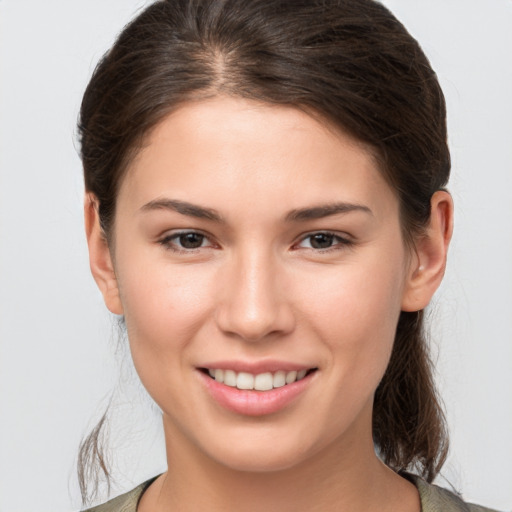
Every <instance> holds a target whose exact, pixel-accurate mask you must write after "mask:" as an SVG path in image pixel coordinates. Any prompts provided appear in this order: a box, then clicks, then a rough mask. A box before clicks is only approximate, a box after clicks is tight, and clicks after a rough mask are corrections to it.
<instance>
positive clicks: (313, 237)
mask: <svg viewBox="0 0 512 512" xmlns="http://www.w3.org/2000/svg"><path fill="white" fill-rule="evenodd" d="M352 245H353V242H351V241H350V240H349V239H347V238H343V237H342V236H340V235H337V234H335V233H331V232H329V231H317V232H316V233H310V234H309V235H307V236H305V237H304V238H303V239H302V240H301V241H300V242H299V243H298V244H297V246H296V247H297V248H303V249H310V250H316V251H319V252H322V251H324V252H327V251H329V250H343V249H347V248H348V247H351V246H352Z"/></svg>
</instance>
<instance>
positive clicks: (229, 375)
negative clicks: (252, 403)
mask: <svg viewBox="0 0 512 512" xmlns="http://www.w3.org/2000/svg"><path fill="white" fill-rule="evenodd" d="M314 370H315V369H310V370H307V369H304V370H299V371H295V370H294V371H284V370H278V371H276V372H265V373H258V374H257V375H253V374H252V373H248V372H235V371H234V370H224V369H219V368H216V369H213V368H208V369H207V371H208V374H209V375H210V377H211V378H212V379H215V380H216V381H217V382H219V383H222V384H224V385H226V386H229V387H232V388H237V389H241V390H255V391H270V390H271V389H275V388H281V387H283V386H286V385H288V384H293V383H294V382H297V381H299V380H301V379H303V378H304V377H305V376H306V375H307V374H308V373H310V372H312V371H314Z"/></svg>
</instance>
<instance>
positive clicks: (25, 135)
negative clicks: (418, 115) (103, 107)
mask: <svg viewBox="0 0 512 512" xmlns="http://www.w3.org/2000/svg"><path fill="white" fill-rule="evenodd" d="M145 3H146V2H142V1H140V0H139V1H136V0H108V1H105V0H87V1H83V0H82V1H77V0H47V1H44V2H41V1H39V0H0V130H1V131H0V512H29V511H32V510H39V511H41V512H45V511H51V512H59V511H63V512H64V511H70V510H77V509H79V507H80V500H79V495H78V490H77V484H76V477H75V472H74V465H75V462H76V452H77V446H78V443H79V441H80V439H81V437H82V436H83V434H84V433H85V432H86V431H87V429H88V428H90V426H91V425H92V424H93V422H94V421H95V420H96V419H97V418H98V416H99V415H100V414H101V412H102V408H103V407H104V406H105V404H106V402H107V401H108V399H109V394H110V391H111V390H112V388H113V387H114V386H115V385H116V383H117V381H118V380H119V370H118V369H119V368H120V367H121V368H123V371H122V372H121V373H122V374H123V375H124V376H122V379H121V380H122V382H125V383H124V384H122V385H121V387H120V388H118V389H119V391H118V393H117V395H116V401H117V402H118V404H119V405H118V406H117V413H116V415H115V417H116V418H117V420H112V421H113V425H112V428H113V430H114V432H115V435H113V438H112V441H113V443H112V452H113V453H114V452H115V453H116V454H118V457H117V459H116V462H115V464H114V473H115V476H116V485H115V487H114V489H113V490H114V492H117V493H119V492H121V491H122V490H127V489H128V488H129V487H131V486H133V485H135V484H137V483H139V482H140V481H142V480H143V479H144V478H148V477H149V476H152V475H154V474H156V473H157V472H159V471H162V470H163V469H164V468H165V460H164V455H163V445H162V440H161V434H160V431H159V427H158V423H157V421H158V420H157V417H158V415H157V414H156V413H155V411H154V410H153V409H152V407H151V406H150V405H148V404H147V401H146V400H145V398H144V393H143V392H142V391H141V389H140V387H139V386H138V385H137V384H136V381H134V379H130V377H129V373H130V369H129V363H126V362H125V363H123V362H122V360H123V359H124V356H123V350H122V348H121V349H118V348H116V347H119V346H121V347H122V344H123V341H121V342H118V341H117V338H118V335H117V329H116V327H115V321H114V320H113V319H111V318H110V317H109V315H108V314H107V312H106V310H105V308H104V306H103V303H102V300H101V297H100V295H99V292H98V291H97V290H96V288H95V285H94V283H93V280H92V278H91V277H90V275H89V269H88V262H87V253H86V246H85V240H84V235H83V228H82V224H83V217H82V195H83V186H82V177H81V166H80V161H79V158H78V156H77V151H76V142H75V122H76V117H77V112H78V108H79V104H80V100H81V94H82V92H83V90H84V87H85V84H86V82H87V80H88V78H89V76H90V74H91V72H92V70H93V68H94V66H95V64H96V62H97V61H98V59H99V57H100V56H101V55H102V53H103V52H104V51H105V50H106V49H107V48H108V46H109V45H110V44H111V43H112V41H113V38H114V36H115V34H116V33H117V32H118V31H119V30H120V29H121V28H122V26H123V25H124V24H125V23H126V22H127V21H128V20H129V19H130V18H131V17H132V16H133V14H134V12H136V10H137V9H139V8H140V7H141V6H142V5H144V4H145ZM384 3H385V4H386V5H388V6H389V7H390V8H391V9H392V10H393V11H394V12H395V14H396V15H397V16H398V17H399V19H401V20H402V21H403V22H404V24H405V25H406V27H408V29H409V30H410V32H411V33H412V34H413V35H414V36H415V37H416V38H417V39H418V40H419V41H420V43H421V44H422V46H423V48H424V50H425V52H426V53H427V55H428V56H429V58H430V59H431V62H432V64H433V67H434V68H435V69H436V71H437V72H438V75H439V78H440V81H441V84H442V86H443V89H444V91H445V94H446V97H447V102H448V112H449V133H450V135H449V137H450V145H451V150H452V155H453V175H452V179H451V184H450V189H451V191H452V193H453V196H454V199H455V204H456V232H455V237H454V241H453V246H452V249H451V252H450V256H449V265H448V270H447V275H446V280H445V283H444V285H443V287H442V288H441V290H440V291H439V293H438V294H437V296H436V300H435V303H434V306H433V307H432V308H431V316H432V322H433V325H434V327H433V350H434V354H435V356H436V360H437V368H438V380H439V385H440V389H441V393H442V395H443V397H444V400H445V403H446V409H447V416H448V421H449V427H450V432H451V452H450V458H449V460H448V463H447V464H446V466H445V470H444V475H445V477H446V479H447V480H449V481H450V482H451V483H452V484H453V485H454V486H455V488H457V489H459V490H461V491H462V492H463V493H464V496H465V497H466V499H468V500H472V501H476V502H480V503H483V504H486V505H487V506H493V507H496V508H498V509H502V510H506V509H508V510H510V509H511V507H512V435H511V433H512V371H511V369H512V314H511V310H512V97H511V95H512V57H511V55H512V1H510V0H486V1H485V2H483V1H477V0H428V1H426V0H386V1H385V2H384ZM126 375H128V377H127V376H126ZM154 425H156V426H154Z"/></svg>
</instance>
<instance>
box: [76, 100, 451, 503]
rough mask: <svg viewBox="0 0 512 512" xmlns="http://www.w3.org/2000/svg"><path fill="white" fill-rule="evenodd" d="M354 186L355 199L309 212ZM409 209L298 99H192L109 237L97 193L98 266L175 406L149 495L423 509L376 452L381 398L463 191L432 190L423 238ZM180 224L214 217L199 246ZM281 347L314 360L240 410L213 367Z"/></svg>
mask: <svg viewBox="0 0 512 512" xmlns="http://www.w3.org/2000/svg"><path fill="white" fill-rule="evenodd" d="M169 201H174V203H172V204H174V205H176V201H180V202H187V203H190V204H192V205H195V206H199V207H201V208H203V209H207V210H208V216H209V217H210V218H198V217H197V216H196V215H197V211H196V212H195V214H194V215H192V214H191V213H194V212H193V211H192V210H191V209H190V208H188V210H186V211H184V210H183V208H180V209H181V213H180V212H177V211H175V209H174V208H170V207H168V206H169ZM340 203H343V204H345V205H347V204H348V205H351V207H350V208H348V210H349V211H345V212H338V213H335V214H331V215H327V216H325V215H324V216H322V217H320V218H309V217H311V215H312V214H311V209H312V208H318V207H326V206H327V207H331V206H332V205H339V204H340ZM354 205H355V206H357V208H353V207H354ZM157 206H158V207H157ZM304 209H309V215H305V214H303V215H302V216H301V215H297V211H299V210H304ZM398 212H399V205H398V201H397V199H396V196H395V194H394V192H393V190H392V189H391V188H390V187H389V186H388V184H387V183H386V182H385V180H384V179H383V177H382V176H381V173H380V172H379V170H378V168H377V166H376V164H375V162H374V160H373V159H372V157H371V155H370V153H369V152H368V151H367V150H366V149H365V148H364V147H363V146H362V145H361V144H359V143H357V142H356V141H354V140H353V139H351V138H350V137H348V136H346V135H344V134H342V133H340V132H338V131H336V130H334V129H333V128H332V127H328V126H327V125H326V123H321V122H320V121H319V120H315V119H314V118H313V117H311V116H309V115H307V114H306V113H304V112H301V111H299V110H297V109H294V108H290V107H283V106H269V105H265V104H260V103H256V102H253V101H248V100H242V99H233V98H224V97H217V98H214V99H210V100H203V101H198V102H192V103H188V104H185V105H183V106H181V107H180V108H178V109H177V110H176V111H175V112H174V113H172V114H171V115H170V116H169V117H167V118H166V119H165V120H164V121H163V122H161V123H160V125H158V126H157V127H156V129H155V130H154V131H153V132H152V134H151V136H150V137H149V139H148V141H147V144H146V145H145V147H144V148H143V149H142V150H141V152H140V153H139V155H138V157H137V158H136V159H135V161H134V162H133V163H132V165H131V166H130V168H129V170H128V173H127V175H126V177H125V178H124V179H123V181H122V183H121V187H120V191H119V197H118V202H117V209H116V220H115V226H114V238H113V240H111V241H110V243H109V244H107V243H106V241H105V239H104V237H103V236H102V233H101V230H100V228H99V223H98V219H97V215H96V209H95V200H94V197H92V196H89V197H87V198H86V206H85V215H86V229H87V235H88V241H89V247H90V257H91V269H92V272H93V275H94V277H95V279H96V281H97V283H98V285H99V287H100V289H101V291H102V293H103V295H104V298H105V302H106V304H107V307H108V308H109V309H110V310H111V311H112V312H114V313H116V314H123V315H125V319H126V326H127V330H128V336H129V339H130V348H131V352H132V356H133V359H134V363H135V367H136V369H137V372H138V373H139V376H140V378H141V380H142V382H143V384H144V386H145V387H146V388H147V390H148V391H149V393H150V394H151V396H152V397H153V399H154V400H155V401H156V402H157V404H158V405H159V406H160V408H161V409H162V411H163V422H164V429H165V435H166V443H167V451H168V459H169V471H168V472H167V473H166V474H165V475H163V476H162V477H161V478H160V479H158V480H157V481H156V482H155V484H153V485H152V486H151V487H150V489H149V490H148V491H147V493H146V494H145V495H144V497H143V499H142V501H141V503H140V506H139V510H142V511H144V510H153V511H156V510H164V509H165V508H166V507H174V509H177V510H198V508H199V507H205V508H207V509H208V510H217V509H218V510H221V509H222V510H234V509H235V507H236V508H237V509H238V508H240V507H243V508H244V509H245V510H255V511H256V510H266V511H272V510H276V511H277V510H280V511H282V510H290V511H291V510H306V509H307V510H323V511H329V510H345V509H346V510H348V509H350V510H355V511H357V510H379V511H382V510H395V511H402V510H403V511H418V510H419V500H418V496H417V492H416V490H415V489H414V488H413V486H412V485H411V484H409V483H408V482H406V481H405V480H404V479H402V478H401V477H399V476H397V475H395V474H394V473H392V472H391V471H390V470H389V469H387V468H385V467H384V465H383V464H382V463H381V462H380V461H379V460H378V459H377V457H376V456H375V453H374V447H373V441H372V434H371V414H372V402H373V395H374V392H375V389H376V388H377V385H378V383H379V381H380V379H381V378H382V376H383V374H384V371H385V369H386V366H387V363H388V360H389V356H390V353H391V349H392V344H393V339H394V332H395V328H396V324H397V321H398V316H399V314H400V311H401V310H408V311H414V310H418V309H421V308H423V307H425V306H426V304H428V302H429V300H430V298H431V296H432V294H433V293H434V291H435V289H436V288H437V287H438V285H439V283H440V280H441V278H442V275H443V272H444V267H445V261H446V250H447V246H448V242H449V239H450V235H451V224H452V203H451V199H450V196H449V195H448V194H447V193H445V192H438V193H436V194H435V195H434V197H433V199H432V220H431V223H430V226H429V227H428V229H427V232H426V235H425V236H424V237H422V239H421V240H418V242H417V244H416V248H415V250H410V249H408V248H407V247H406V246H405V244H404V243H403V240H402V237H401V230H400V222H399V214H398ZM324 213H325V212H324ZM213 217H218V218H213ZM304 217H308V218H304ZM183 231H185V232H187V233H190V232H195V233H199V235H201V236H202V235H204V237H201V236H200V237H197V236H196V237H195V238H194V237H192V238H193V239H194V241H195V242H196V244H199V247H197V248H193V249H187V248H184V247H183V246H182V245H180V240H181V241H183V238H181V239H180V238H179V236H177V233H182V232H183ZM315 233H327V234H328V236H327V238H326V237H325V236H324V237H323V238H322V237H320V239H321V240H322V241H323V242H324V243H325V240H326V239H327V243H326V248H324V249H322V248H318V246H314V242H315V240H318V238H312V235H314V234H315ZM331 235H334V236H332V237H331V238H329V236H331ZM329 245H330V246H329ZM269 360H272V361H278V362H279V361H281V362H283V361H284V362H287V363H288V364H295V365H301V366H304V367H307V368H316V369H317V370H316V371H315V372H314V374H313V375H311V376H310V378H309V381H308V383H307V385H306V386H305V388H304V390H303V391H302V392H301V393H300V394H299V395H298V397H296V398H295V399H294V400H293V401H292V402H291V403H288V404H287V405H286V406H285V407H283V408H281V409H280V410H279V411H277V412H274V413H272V414H264V415H257V416H249V415H245V414H239V413H236V412H233V411H230V410H227V409H226V408H224V407H223V406H221V405H219V403H217V402H216V401H215V400H214V399H212V397H211V395H210V394H209V393H208V392H207V390H206V386H205V376H204V374H203V373H201V372H200V371H199V368H203V367H205V366H210V367H211V366H212V365H213V364H214V363H215V362H216V361H217V362H218V361H236V362H242V363H247V364H252V363H258V364H263V365H265V362H266V361H269ZM221 367H222V366H221ZM198 489H201V492H197V491H198Z"/></svg>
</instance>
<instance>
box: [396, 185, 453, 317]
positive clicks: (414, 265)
mask: <svg viewBox="0 0 512 512" xmlns="http://www.w3.org/2000/svg"><path fill="white" fill-rule="evenodd" d="M452 231H453V201H452V197H451V195H450V194H449V193H448V192H446V191H444V190H439V191H437V192H435V193H434V195H433V196H432V199H431V202H430V221H429V224H428V226H427V229H426V233H424V234H423V235H421V236H420V237H419V238H418V240H417V241H416V244H415V252H414V253H413V256H412V258H411V263H410V268H409V274H408V277H407V282H406V284H405V289H404V294H403V297H402V311H419V310H420V309H424V308H425V307H426V306H427V305H428V303H429V302H430V299H431V298H432V296H433V295H434V292H435V291H436V290H437V288H438V287H439V285H440V284H441V280H442V279H443V276H444V271H445V268H446V255H447V252H448V245H449V244H450V240H451V237H452Z"/></svg>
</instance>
